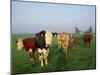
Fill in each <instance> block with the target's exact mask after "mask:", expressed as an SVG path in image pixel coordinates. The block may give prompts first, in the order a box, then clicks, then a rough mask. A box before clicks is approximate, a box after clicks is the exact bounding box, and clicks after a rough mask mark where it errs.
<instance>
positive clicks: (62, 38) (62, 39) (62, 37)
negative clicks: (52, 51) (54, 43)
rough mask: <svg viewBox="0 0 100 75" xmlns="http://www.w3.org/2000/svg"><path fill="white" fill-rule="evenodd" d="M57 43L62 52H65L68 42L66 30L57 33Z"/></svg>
mask: <svg viewBox="0 0 100 75" xmlns="http://www.w3.org/2000/svg"><path fill="white" fill-rule="evenodd" d="M58 43H59V46H60V48H62V49H63V51H64V53H65V54H67V49H68V44H69V34H68V33H66V32H61V33H59V34H58Z"/></svg>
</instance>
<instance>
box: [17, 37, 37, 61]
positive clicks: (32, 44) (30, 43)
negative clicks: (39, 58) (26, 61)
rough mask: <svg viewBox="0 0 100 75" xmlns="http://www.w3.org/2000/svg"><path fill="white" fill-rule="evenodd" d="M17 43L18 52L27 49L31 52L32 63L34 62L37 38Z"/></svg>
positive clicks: (20, 40)
mask: <svg viewBox="0 0 100 75" xmlns="http://www.w3.org/2000/svg"><path fill="white" fill-rule="evenodd" d="M16 43H17V50H18V51H21V50H22V48H25V49H26V51H28V52H29V56H30V61H33V56H34V52H35V51H36V50H37V42H36V38H26V39H18V41H16Z"/></svg>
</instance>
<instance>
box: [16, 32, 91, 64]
mask: <svg viewBox="0 0 100 75" xmlns="http://www.w3.org/2000/svg"><path fill="white" fill-rule="evenodd" d="M53 36H56V37H57V42H58V48H61V49H62V50H63V52H64V54H65V55H66V54H67V49H68V46H69V43H70V42H71V43H72V42H73V40H74V38H73V35H69V34H68V33H66V32H61V33H52V32H51V31H40V32H38V33H36V36H35V37H31V38H24V39H18V40H17V41H16V44H17V50H18V51H20V50H22V48H25V49H26V51H28V53H29V56H30V61H33V59H34V53H35V51H36V50H38V54H39V61H40V63H41V66H44V64H45V65H47V64H48V55H49V49H50V48H51V44H52V38H53ZM91 39H92V35H91V34H87V33H86V34H84V35H83V42H84V43H85V44H89V46H90V43H91Z"/></svg>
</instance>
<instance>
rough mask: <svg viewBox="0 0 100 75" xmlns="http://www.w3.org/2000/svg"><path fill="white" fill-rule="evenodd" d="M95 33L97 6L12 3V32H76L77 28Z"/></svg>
mask: <svg viewBox="0 0 100 75" xmlns="http://www.w3.org/2000/svg"><path fill="white" fill-rule="evenodd" d="M76 26H77V27H78V28H79V29H80V30H81V31H85V30H87V29H89V27H90V26H92V28H93V31H95V6H82V5H81V6H80V5H68V4H66V5H65V4H48V3H34V2H17V1H12V32H13V33H36V32H39V31H40V30H48V29H49V30H51V31H56V32H61V31H66V32H75V27H76Z"/></svg>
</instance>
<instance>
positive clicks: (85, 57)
mask: <svg viewBox="0 0 100 75" xmlns="http://www.w3.org/2000/svg"><path fill="white" fill-rule="evenodd" d="M27 37H33V36H32V35H12V39H11V52H12V53H11V70H12V74H13V75H15V74H23V73H41V72H42V73H43V72H57V71H75V70H90V69H96V40H95V39H96V37H95V36H94V37H93V39H92V42H91V47H90V48H88V47H86V46H84V44H83V41H82V35H77V36H76V37H77V44H75V46H72V47H69V48H68V53H67V55H66V56H65V55H64V53H63V51H62V49H59V48H58V46H57V38H56V37H53V41H52V47H51V49H50V53H49V56H48V65H45V66H44V67H41V66H40V62H39V60H38V53H37V51H36V52H35V55H34V57H35V59H34V61H32V62H30V61H29V54H28V52H26V51H25V49H23V50H22V51H17V50H16V40H18V39H19V38H27Z"/></svg>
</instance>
